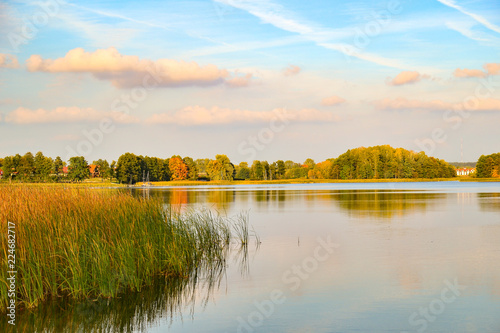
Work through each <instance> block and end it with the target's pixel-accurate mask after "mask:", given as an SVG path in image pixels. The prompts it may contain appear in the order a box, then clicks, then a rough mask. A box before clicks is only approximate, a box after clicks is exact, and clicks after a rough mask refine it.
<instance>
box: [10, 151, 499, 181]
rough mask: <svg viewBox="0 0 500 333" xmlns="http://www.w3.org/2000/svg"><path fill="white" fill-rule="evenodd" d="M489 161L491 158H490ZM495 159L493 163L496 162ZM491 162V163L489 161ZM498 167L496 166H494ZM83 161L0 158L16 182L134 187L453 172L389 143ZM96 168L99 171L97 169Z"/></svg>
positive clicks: (451, 174) (434, 175)
mask: <svg viewBox="0 0 500 333" xmlns="http://www.w3.org/2000/svg"><path fill="white" fill-rule="evenodd" d="M488 161H489V160H488ZM494 161H496V160H494ZM488 163H489V162H488ZM495 163H496V162H495ZM91 164H92V165H93V167H90V166H89V163H88V162H87V161H86V160H85V158H84V157H81V156H75V157H72V158H70V160H69V161H68V163H67V165H66V162H64V161H62V160H61V158H60V157H56V158H55V159H52V158H50V157H45V156H44V155H43V154H42V153H41V152H38V153H37V154H36V155H35V156H33V154H32V153H26V154H25V155H23V156H21V155H19V154H17V155H15V156H7V157H5V158H3V159H0V167H1V168H2V170H3V179H4V180H10V181H12V180H14V181H16V180H18V181H25V182H27V181H35V182H36V181H40V182H43V181H65V180H70V181H81V180H84V179H87V178H90V177H102V178H103V179H110V180H113V179H115V180H116V181H118V182H120V183H125V184H133V183H136V182H140V181H143V180H144V179H147V180H149V181H169V180H228V181H232V180H247V179H249V180H276V179H300V178H302V179H391V178H450V177H454V176H455V168H454V167H453V166H451V165H450V164H448V163H447V162H445V161H443V160H440V159H436V158H434V157H429V156H427V155H426V154H425V153H424V152H420V153H416V152H413V151H409V150H406V149H402V148H392V147H390V146H388V145H385V146H375V147H369V148H364V147H361V148H356V149H351V150H348V151H347V152H346V153H344V154H342V155H340V156H339V157H338V158H331V159H327V160H326V161H323V162H320V163H316V162H315V161H314V160H312V159H307V160H306V161H304V163H296V162H293V161H290V160H288V161H283V160H278V161H275V162H268V161H258V160H256V161H254V162H253V163H252V164H251V165H249V164H248V163H247V162H241V163H239V164H238V165H234V164H233V163H231V161H230V160H229V158H228V157H227V156H226V155H216V156H215V159H208V158H206V159H197V160H193V159H192V158H191V157H181V156H179V155H174V156H172V157H170V158H165V159H162V158H158V157H149V156H142V155H135V154H133V153H125V154H123V155H121V156H120V157H119V158H118V161H112V162H111V163H109V162H108V161H106V160H103V159H99V160H97V161H93V162H92V163H91ZM95 166H97V168H96V167H95Z"/></svg>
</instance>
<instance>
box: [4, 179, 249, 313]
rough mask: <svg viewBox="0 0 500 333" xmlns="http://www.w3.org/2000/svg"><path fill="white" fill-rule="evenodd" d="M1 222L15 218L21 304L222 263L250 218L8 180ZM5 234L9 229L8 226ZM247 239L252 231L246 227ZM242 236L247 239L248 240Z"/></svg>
mask: <svg viewBox="0 0 500 333" xmlns="http://www.w3.org/2000/svg"><path fill="white" fill-rule="evenodd" d="M0 222H1V224H2V226H3V230H7V222H12V223H14V224H15V235H16V242H17V243H16V251H15V255H16V270H17V275H16V285H17V295H16V296H17V302H18V304H17V306H19V307H20V308H32V307H35V306H37V305H39V304H40V302H43V301H44V300H46V299H48V298H51V297H56V296H67V297H70V298H74V299H86V298H98V297H115V296H117V295H118V294H120V293H123V292H125V291H139V290H141V288H143V287H144V286H146V285H150V284H151V283H152V281H153V279H154V278H155V277H158V276H169V277H170V276H172V277H182V278H186V277H189V276H190V275H191V274H194V272H197V271H199V270H203V269H207V270H213V269H214V267H215V268H217V267H224V265H225V261H226V256H227V253H228V246H229V244H230V241H231V239H232V237H233V234H234V231H232V230H235V231H237V232H236V236H237V237H238V238H240V239H241V238H242V235H241V230H248V227H245V226H246V225H247V223H248V220H247V219H246V216H245V215H240V216H239V217H238V219H236V220H232V219H229V218H224V217H222V216H219V215H214V214H213V213H211V212H210V211H208V210H207V211H191V212H186V213H182V214H179V213H176V212H174V211H172V210H171V209H165V207H164V204H163V202H162V201H161V200H156V199H148V200H146V199H140V198H134V197H132V196H131V195H130V194H129V193H128V192H122V191H118V192H117V191H116V190H113V191H110V190H90V189H85V188H83V189H82V188H62V187H41V186H37V187H33V186H14V185H13V186H4V187H2V189H1V191H0ZM5 234H6V233H5ZM5 234H4V236H2V237H1V238H0V239H1V248H2V252H3V256H2V272H1V273H0V311H2V312H3V311H5V310H6V308H7V306H8V301H9V298H8V295H7V291H8V289H7V286H8V284H7V277H8V276H7V271H8V269H7V258H8V254H9V252H8V246H7V237H6V236H5ZM243 237H244V239H245V240H246V241H248V235H243ZM243 245H244V244H242V246H243Z"/></svg>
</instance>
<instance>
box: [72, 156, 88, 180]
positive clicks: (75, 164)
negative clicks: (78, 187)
mask: <svg viewBox="0 0 500 333" xmlns="http://www.w3.org/2000/svg"><path fill="white" fill-rule="evenodd" d="M89 177H90V171H89V165H88V163H87V161H86V160H85V157H83V156H75V157H71V158H70V159H69V165H68V178H69V179H70V180H72V181H75V180H76V181H82V180H84V179H87V178H89Z"/></svg>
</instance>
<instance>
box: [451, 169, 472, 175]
mask: <svg viewBox="0 0 500 333" xmlns="http://www.w3.org/2000/svg"><path fill="white" fill-rule="evenodd" d="M455 171H456V172H457V176H468V175H470V174H473V173H474V172H476V168H460V169H456V170H455Z"/></svg>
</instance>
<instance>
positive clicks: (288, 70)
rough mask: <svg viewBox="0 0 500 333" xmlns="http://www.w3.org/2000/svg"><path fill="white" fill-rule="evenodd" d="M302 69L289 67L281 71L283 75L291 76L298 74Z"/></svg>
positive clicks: (293, 66)
mask: <svg viewBox="0 0 500 333" xmlns="http://www.w3.org/2000/svg"><path fill="white" fill-rule="evenodd" d="M301 70H302V69H301V68H300V67H299V66H295V65H289V66H288V67H287V68H285V69H284V70H283V74H284V75H286V76H292V75H296V74H299V73H300V71H301Z"/></svg>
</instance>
